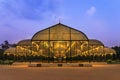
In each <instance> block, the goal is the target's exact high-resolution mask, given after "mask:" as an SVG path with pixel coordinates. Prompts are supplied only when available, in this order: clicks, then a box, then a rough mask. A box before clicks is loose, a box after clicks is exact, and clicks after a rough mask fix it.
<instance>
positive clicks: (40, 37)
mask: <svg viewBox="0 0 120 80" xmlns="http://www.w3.org/2000/svg"><path fill="white" fill-rule="evenodd" d="M32 40H49V29H47V30H43V31H40V32H38V33H37V34H35V36H34V37H33V39H32Z"/></svg>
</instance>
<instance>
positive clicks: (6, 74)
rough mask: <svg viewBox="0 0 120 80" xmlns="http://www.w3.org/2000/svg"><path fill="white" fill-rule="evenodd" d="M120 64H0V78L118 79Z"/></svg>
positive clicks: (42, 79) (34, 79)
mask: <svg viewBox="0 0 120 80" xmlns="http://www.w3.org/2000/svg"><path fill="white" fill-rule="evenodd" d="M119 76H120V64H111V65H110V64H109V65H108V64H99V63H97V64H96V63H93V67H27V65H25V64H24V65H20V64H17V65H12V66H5V65H0V80H120V77H119Z"/></svg>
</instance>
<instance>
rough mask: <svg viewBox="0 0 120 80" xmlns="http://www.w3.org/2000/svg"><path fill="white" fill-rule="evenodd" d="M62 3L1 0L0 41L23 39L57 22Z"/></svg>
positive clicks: (43, 0)
mask: <svg viewBox="0 0 120 80" xmlns="http://www.w3.org/2000/svg"><path fill="white" fill-rule="evenodd" d="M60 5H61V0H0V37H1V39H0V43H2V42H3V41H4V40H9V41H11V42H15V41H18V40H20V39H21V40H22V39H24V38H26V37H27V36H31V35H33V34H34V33H35V32H36V31H38V30H41V29H44V28H45V27H46V26H48V24H49V25H50V24H51V23H53V22H56V17H57V16H59V15H60V12H61V11H60V7H61V6H60ZM51 25H52V24H51ZM26 30H27V31H26ZM23 34H24V35H23Z"/></svg>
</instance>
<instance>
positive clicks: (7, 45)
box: [0, 40, 16, 60]
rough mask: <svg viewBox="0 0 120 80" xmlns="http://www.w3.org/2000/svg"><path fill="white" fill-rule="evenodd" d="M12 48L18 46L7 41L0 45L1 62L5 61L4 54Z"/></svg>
mask: <svg viewBox="0 0 120 80" xmlns="http://www.w3.org/2000/svg"><path fill="white" fill-rule="evenodd" d="M10 47H16V44H10V43H9V42H8V41H7V40H5V41H4V42H3V43H1V44H0V60H4V59H5V58H4V57H5V56H4V52H5V50H6V49H8V48H10Z"/></svg>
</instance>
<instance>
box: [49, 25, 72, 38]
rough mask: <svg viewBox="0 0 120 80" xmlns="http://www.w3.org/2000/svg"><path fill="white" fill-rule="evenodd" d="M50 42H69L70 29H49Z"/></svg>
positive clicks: (56, 27) (59, 26) (58, 26)
mask: <svg viewBox="0 0 120 80" xmlns="http://www.w3.org/2000/svg"><path fill="white" fill-rule="evenodd" d="M50 40H70V28H68V27H65V26H62V25H57V26H55V27H52V28H50Z"/></svg>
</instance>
